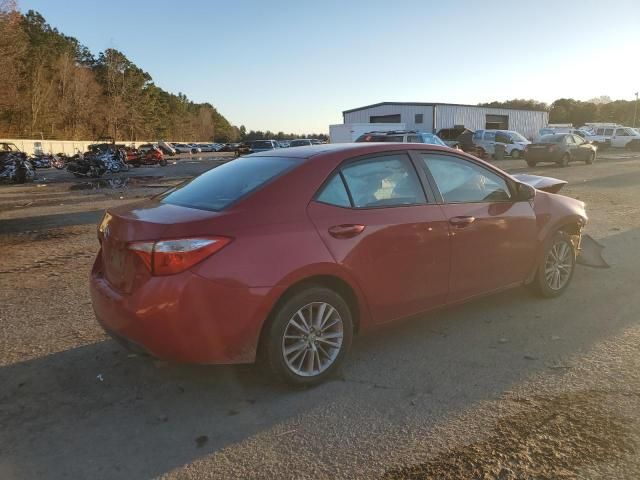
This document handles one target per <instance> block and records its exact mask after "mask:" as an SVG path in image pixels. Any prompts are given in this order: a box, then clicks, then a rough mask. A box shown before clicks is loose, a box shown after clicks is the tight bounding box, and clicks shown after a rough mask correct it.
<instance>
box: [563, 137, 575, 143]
mask: <svg viewBox="0 0 640 480" xmlns="http://www.w3.org/2000/svg"><path fill="white" fill-rule="evenodd" d="M564 143H566V144H567V145H574V144H575V143H576V142H574V141H573V136H572V135H567V136H565V137H564Z"/></svg>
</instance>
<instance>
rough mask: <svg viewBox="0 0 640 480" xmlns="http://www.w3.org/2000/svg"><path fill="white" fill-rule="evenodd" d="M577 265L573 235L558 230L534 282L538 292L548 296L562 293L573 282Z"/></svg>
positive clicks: (546, 251)
mask: <svg viewBox="0 0 640 480" xmlns="http://www.w3.org/2000/svg"><path fill="white" fill-rule="evenodd" d="M575 266H576V248H575V246H574V245H573V242H572V241H571V237H569V235H567V234H566V233H565V232H556V234H555V235H554V236H553V237H552V238H551V241H550V242H549V244H548V245H547V248H546V250H545V254H544V257H543V258H542V260H541V262H540V265H539V267H538V271H537V273H536V277H535V280H534V282H533V286H534V287H535V289H536V291H537V293H538V294H539V295H541V296H543V297H546V298H553V297H558V296H560V295H562V294H563V293H564V291H565V290H566V289H567V287H568V286H569V284H570V283H571V279H572V278H573V272H574V270H575Z"/></svg>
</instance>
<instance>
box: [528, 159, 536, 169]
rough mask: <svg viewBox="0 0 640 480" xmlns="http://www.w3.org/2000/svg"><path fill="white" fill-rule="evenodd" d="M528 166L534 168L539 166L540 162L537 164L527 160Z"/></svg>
mask: <svg viewBox="0 0 640 480" xmlns="http://www.w3.org/2000/svg"><path fill="white" fill-rule="evenodd" d="M527 165H529V166H530V167H531V168H534V167H535V166H536V165H538V162H536V161H535V160H527Z"/></svg>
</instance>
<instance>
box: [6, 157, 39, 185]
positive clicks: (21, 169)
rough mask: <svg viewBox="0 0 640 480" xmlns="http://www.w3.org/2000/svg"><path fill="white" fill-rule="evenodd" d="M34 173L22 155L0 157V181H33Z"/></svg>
mask: <svg viewBox="0 0 640 480" xmlns="http://www.w3.org/2000/svg"><path fill="white" fill-rule="evenodd" d="M35 176H36V172H35V170H34V169H33V167H32V166H31V163H30V162H29V161H28V160H27V159H26V156H25V155H24V154H23V153H21V152H20V153H15V154H11V155H2V156H0V181H3V182H9V183H25V182H30V181H33V179H34V178H35Z"/></svg>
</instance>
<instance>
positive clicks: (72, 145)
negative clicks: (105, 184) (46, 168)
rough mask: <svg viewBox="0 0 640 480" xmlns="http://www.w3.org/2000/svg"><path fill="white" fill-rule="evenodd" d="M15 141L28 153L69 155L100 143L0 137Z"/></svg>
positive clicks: (131, 143) (4, 139)
mask: <svg viewBox="0 0 640 480" xmlns="http://www.w3.org/2000/svg"><path fill="white" fill-rule="evenodd" d="M2 142H6V143H14V144H15V145H16V147H18V148H19V149H20V150H22V151H23V152H25V153H26V154H28V155H35V154H40V153H51V154H54V155H55V154H56V153H66V154H67V155H73V154H75V153H78V152H86V151H87V150H88V149H89V145H91V144H93V143H100V142H97V141H96V140H25V139H17V138H0V143H2ZM116 143H118V144H124V145H134V146H136V147H139V146H140V145H142V144H144V143H151V142H130V141H125V140H122V141H117V142H116Z"/></svg>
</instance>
